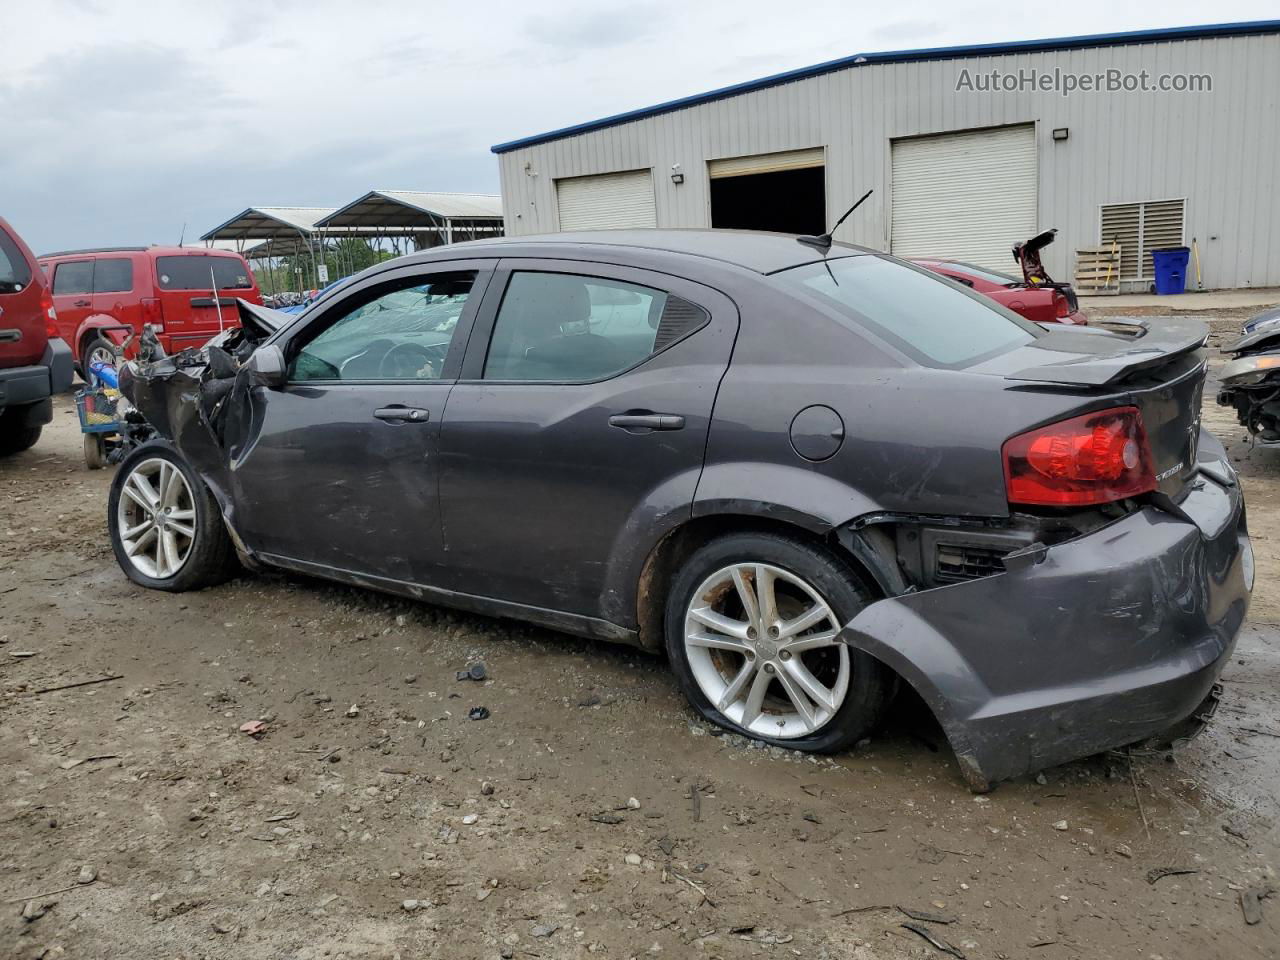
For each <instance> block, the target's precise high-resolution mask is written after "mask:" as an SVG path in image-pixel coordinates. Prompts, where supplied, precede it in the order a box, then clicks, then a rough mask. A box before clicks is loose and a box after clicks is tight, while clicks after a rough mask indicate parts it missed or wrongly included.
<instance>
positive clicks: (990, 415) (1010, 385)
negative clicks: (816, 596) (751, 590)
mask: <svg viewBox="0 0 1280 960" xmlns="http://www.w3.org/2000/svg"><path fill="white" fill-rule="evenodd" d="M735 298H736V299H737V300H738V303H739V307H740V309H741V311H742V322H741V327H740V331H739V334H738V341H737V345H736V347H735V349H734V355H733V360H732V363H731V364H730V367H729V370H728V372H727V373H726V375H725V377H724V380H723V381H722V383H721V386H720V391H719V394H718V396H717V398H716V406H715V411H714V414H713V417H712V424H711V430H710V434H709V437H708V442H707V457H706V464H705V467H704V470H703V475H702V480H701V482H700V483H699V485H698V491H697V497H696V502H695V504H694V513H695V515H708V514H718V513H723V514H743V513H746V514H760V515H767V516H773V517H776V518H778V519H784V520H787V521H788V522H794V523H798V524H800V525H803V526H807V527H808V528H809V529H812V530H815V531H823V530H826V529H830V528H832V527H835V526H838V525H840V524H843V523H845V522H848V521H849V520H852V519H854V518H856V517H859V516H862V515H864V514H868V513H873V512H879V511H892V512H901V513H910V514H936V515H946V516H957V517H1004V516H1008V514H1009V506H1008V502H1007V501H1006V499H1005V487H1004V472H1003V463H1002V460H1001V455H1000V448H1001V445H1002V444H1003V443H1004V441H1005V440H1006V439H1008V438H1009V437H1010V436H1013V435H1014V434H1016V433H1020V432H1022V431H1023V430H1026V429H1028V428H1029V427H1031V426H1034V425H1037V424H1040V423H1045V422H1050V421H1052V420H1056V419H1061V418H1063V417H1065V416H1068V415H1070V413H1071V412H1073V411H1075V410H1076V409H1078V408H1079V407H1080V406H1081V404H1082V403H1083V402H1087V400H1088V399H1089V398H1082V397H1081V396H1080V395H1079V394H1078V393H1069V392H1064V391H1062V390H1055V389H1048V390H1046V389H1043V388H1036V387H1029V386H1027V385H1026V384H1018V383H1015V382H1013V381H1008V380H1005V379H1004V378H1003V377H1002V376H996V375H983V374H976V373H968V372H965V371H963V370H960V371H955V370H941V369H933V368H926V367H921V366H918V365H916V364H914V363H913V362H912V361H910V360H907V359H906V358H903V357H902V356H901V355H899V354H897V353H896V352H895V351H893V350H892V349H891V348H889V347H888V346H887V345H884V344H881V343H879V342H878V341H877V340H876V339H875V338H874V337H873V336H872V335H871V334H869V333H863V332H861V331H857V330H855V329H854V328H851V327H849V326H845V325H844V323H843V322H842V321H840V320H838V319H836V318H835V317H834V315H831V314H828V313H825V312H823V310H822V309H821V308H817V307H811V306H810V305H809V304H808V303H806V302H804V301H799V300H796V299H794V298H792V297H790V296H789V295H787V294H786V293H785V292H783V291H780V290H778V289H777V288H776V287H775V286H774V285H773V283H772V282H771V281H769V280H768V279H767V278H762V280H761V281H760V282H759V283H755V284H752V285H750V287H744V288H740V289H739V290H737V291H736V292H735ZM814 404H821V405H825V406H828V407H831V408H832V409H833V410H835V411H836V412H837V413H838V414H839V416H840V418H841V420H842V421H843V425H844V440H843V442H842V443H841V444H840V446H839V449H838V450H837V451H836V453H835V454H834V455H832V456H831V457H830V458H829V459H826V460H823V461H821V462H811V461H809V460H806V459H804V458H803V457H801V456H800V455H799V454H798V453H797V452H796V450H795V449H794V447H793V446H792V441H791V425H792V422H793V420H794V419H795V417H796V415H797V414H798V413H799V412H800V411H802V410H804V409H805V408H806V407H809V406H811V405H814Z"/></svg>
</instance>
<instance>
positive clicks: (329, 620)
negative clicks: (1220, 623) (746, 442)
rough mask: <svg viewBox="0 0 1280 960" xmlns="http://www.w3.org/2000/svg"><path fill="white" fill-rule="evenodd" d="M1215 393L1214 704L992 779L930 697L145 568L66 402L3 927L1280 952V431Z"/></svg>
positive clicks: (14, 566)
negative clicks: (692, 698)
mask: <svg viewBox="0 0 1280 960" xmlns="http://www.w3.org/2000/svg"><path fill="white" fill-rule="evenodd" d="M1127 312H1132V311H1127ZM1238 320H1239V316H1238V315H1237V316H1235V317H1232V316H1230V315H1226V319H1225V320H1224V321H1223V322H1220V323H1219V324H1218V325H1217V327H1218V329H1219V332H1220V333H1222V332H1224V331H1229V330H1230V329H1232V328H1234V326H1235V324H1237V323H1238ZM1213 393H1214V391H1213V390H1212V389H1210V390H1206V416H1207V422H1208V423H1209V424H1210V425H1211V426H1212V427H1213V428H1214V429H1215V430H1216V431H1217V432H1218V433H1219V435H1220V436H1221V437H1222V438H1223V439H1224V441H1226V442H1227V443H1228V445H1229V447H1230V449H1231V450H1232V453H1233V456H1234V457H1235V458H1236V460H1237V466H1238V467H1239V468H1240V470H1241V472H1242V474H1243V477H1244V484H1245V487H1246V494H1247V497H1248V502H1249V520H1250V526H1251V528H1252V532H1253V536H1254V545H1255V548H1256V551H1257V558H1258V585H1257V592H1256V593H1255V596H1254V603H1253V608H1252V611H1251V623H1250V624H1249V626H1248V627H1246V630H1245V632H1244V634H1243V635H1242V637H1241V640H1240V644H1239V647H1238V651H1237V654H1236V656H1235V657H1234V658H1233V662H1232V663H1231V665H1230V666H1229V667H1228V669H1227V672H1226V674H1225V680H1226V695H1225V698H1224V701H1223V704H1222V707H1221V709H1220V711H1219V713H1218V716H1217V718H1216V720H1215V722H1214V723H1213V725H1212V726H1211V728H1210V729H1209V730H1208V731H1207V732H1206V733H1205V734H1204V735H1203V736H1201V737H1200V738H1199V739H1197V740H1196V741H1194V742H1193V743H1192V744H1190V745H1189V746H1188V747H1187V748H1185V749H1184V750H1183V751H1181V752H1179V753H1178V754H1177V755H1176V756H1174V757H1173V759H1172V760H1168V759H1165V758H1164V757H1144V758H1137V759H1133V760H1132V761H1130V760H1129V759H1126V758H1125V757H1122V756H1102V757H1095V758H1091V759H1089V760H1085V761H1081V762H1078V763H1073V764H1069V765H1066V766H1063V767H1058V768H1055V769H1052V770H1049V771H1046V772H1045V773H1044V774H1043V775H1041V776H1039V777H1034V778H1033V777H1028V778H1024V779H1022V780H1020V781H1016V782H1012V783H1006V784H1002V785H1001V786H1000V787H999V788H998V789H997V790H995V791H994V792H993V793H991V794H989V795H987V796H980V797H978V796H973V795H972V794H970V793H969V792H968V790H967V789H966V788H965V787H964V785H963V782H962V781H961V779H960V776H959V774H958V772H957V770H956V765H955V762H954V760H953V758H952V757H951V755H950V753H949V752H948V750H947V747H946V743H945V741H944V739H943V737H942V735H941V733H940V731H939V730H938V728H937V727H936V725H935V724H934V723H933V721H932V720H931V719H930V718H929V717H928V716H927V713H926V711H924V709H923V708H922V707H921V706H920V705H919V704H918V703H917V702H914V701H912V700H910V699H907V698H903V699H901V700H900V702H899V704H898V705H897V707H896V709H895V711H894V714H893V716H892V718H891V721H890V723H889V724H888V726H887V728H886V729H885V730H884V731H883V732H882V733H881V734H880V735H879V736H877V737H876V738H875V739H874V740H873V741H872V742H870V743H869V744H864V745H863V746H861V747H860V748H859V749H857V750H855V751H853V752H851V753H848V754H844V755H840V756H836V757H833V758H824V759H815V758H810V757H806V756H803V755H799V754H794V753H791V752H787V751H782V750H776V749H760V748H759V747H758V746H757V745H753V744H749V743H747V742H745V741H742V740H740V739H738V738H736V737H733V736H718V735H717V732H716V731H714V730H712V729H710V728H708V727H707V726H706V725H704V724H702V723H701V722H699V721H696V720H695V719H694V717H693V714H692V713H691V712H690V710H689V709H688V708H687V707H686V706H685V704H684V702H683V700H682V698H681V697H680V695H679V693H678V692H677V690H676V688H675V686H674V684H673V682H672V680H671V678H670V677H669V675H668V673H667V670H666V667H665V665H664V663H663V662H662V661H661V660H660V659H658V658H656V657H651V656H648V655H646V654H642V653H639V652H636V651H632V650H628V649H625V648H617V647H611V646H608V645H604V644H590V643H587V642H582V641H577V640H574V639H570V638H567V637H564V636H561V635H558V634H555V633H551V632H548V631H543V630H536V629H531V628H527V627H523V626H520V625H516V624H512V623H509V622H505V621H496V620H488V619H484V618H481V617H474V616H467V615H459V614H454V613H449V612H447V611H444V610H441V609H437V608H433V607H429V606H425V605H421V604H415V603H411V602H407V601H402V600H398V599H388V598H386V597H383V596H379V595H376V594H372V593H365V592H361V591H357V590H353V589H346V588H342V587H335V586H332V585H329V584H326V583H323V582H319V581H313V580H307V579H303V578H297V577H287V576H276V575H266V576H261V575H260V576H250V575H246V576H244V577H242V578H240V579H237V580H235V581H233V582H231V583H228V584H226V585H224V586H221V587H218V588H216V589H212V590H208V591H204V592H200V593H191V594H185V595H167V594H161V593H151V592H147V591H144V590H141V589H139V588H137V587H134V586H133V585H132V584H131V583H130V582H129V581H128V580H126V579H125V577H124V576H123V575H122V574H121V572H120V571H119V569H118V568H117V566H116V564H115V562H114V560H113V559H112V557H111V554H110V550H109V548H108V546H107V539H106V534H105V506H104V503H105V492H106V489H107V486H108V483H109V480H110V475H109V472H107V471H102V472H96V473H90V472H88V471H86V470H85V468H84V466H83V462H82V460H81V454H80V436H79V433H78V429H77V426H76V421H75V416H74V411H73V408H72V405H71V402H70V399H69V398H61V399H60V400H59V402H58V406H57V415H56V422H55V424H54V425H53V426H52V427H51V428H49V429H47V430H46V433H45V436H44V438H43V439H42V440H41V442H40V443H39V444H38V445H37V446H36V447H35V448H34V449H33V450H31V451H29V452H27V453H25V454H23V455H21V456H19V457H16V458H12V459H10V460H7V461H4V462H3V463H2V464H0V503H3V505H4V506H3V511H2V513H0V764H3V769H4V775H3V780H2V782H3V786H0V901H2V902H0V956H5V957H8V956H12V957H15V958H40V957H49V958H51V957H68V958H121V957H128V958H130V960H149V958H184V960H195V958H233V957H234V958H237V960H259V958H261V960H266V958H272V960H275V958H286V960H295V958H296V960H308V958H321V957H327V958H342V957H348V958H386V960H390V958H393V957H400V958H405V960H409V958H425V957H432V958H435V957H438V958H448V960H453V958H473V957H475V958H498V957H543V958H561V957H579V956H588V955H595V956H601V957H613V958H628V957H653V956H674V957H686V956H688V957H699V956H701V957H707V958H714V957H721V958H735V957H805V958H832V960H834V958H851V960H872V958H889V960H896V958H908V957H913V958H935V957H936V958H944V957H945V956H946V954H945V953H943V952H940V950H939V949H938V947H937V946H935V945H932V944H930V943H929V942H928V941H927V940H926V939H925V938H924V937H923V936H921V935H920V934H919V933H918V932H916V931H913V930H911V929H908V928H907V927H906V926H904V924H908V923H909V924H912V925H913V926H916V927H918V928H919V929H920V930H924V931H926V932H928V933H929V935H930V936H932V937H934V938H935V939H936V940H937V942H938V944H939V945H942V946H947V945H949V946H950V947H951V948H953V949H954V956H957V957H959V956H961V955H962V954H963V955H964V956H965V957H969V958H1025V957H1033V958H1044V960H1059V958H1074V957H1089V958H1109V957H1117V958H1119V957H1125V958H1141V960H1164V958H1170V960H1171V958H1205V957H1231V958H1233V960H1235V958H1253V957H1280V893H1277V894H1275V895H1273V896H1271V897H1270V898H1264V899H1263V900H1262V901H1261V913H1262V919H1261V921H1260V922H1258V923H1256V924H1253V925H1250V924H1247V923H1246V921H1245V917H1244V915H1243V912H1242V907H1241V895H1242V893H1247V892H1248V891H1250V890H1253V891H1257V890H1258V889H1259V888H1261V889H1262V890H1263V891H1265V890H1267V889H1270V888H1271V887H1272V886H1276V887H1280V878H1277V876H1276V867H1277V865H1278V864H1280V832H1278V831H1277V820H1278V819H1280V799H1278V797H1277V788H1276V785H1277V783H1280V693H1278V691H1280V645H1278V644H1277V638H1278V637H1280V633H1278V632H1277V630H1278V627H1280V588H1278V587H1277V573H1278V572H1280V551H1278V546H1280V450H1263V449H1252V450H1251V449H1250V447H1249V445H1248V444H1247V443H1246V442H1244V440H1243V436H1244V432H1243V430H1242V428H1240V427H1239V426H1237V425H1236V424H1235V423H1234V421H1233V419H1232V418H1231V416H1230V414H1229V412H1227V411H1225V410H1222V409H1221V408H1218V407H1217V406H1216V405H1215V404H1214V402H1213ZM473 661H483V662H484V663H485V664H486V666H487V669H488V674H489V679H488V680H486V681H484V682H483V683H478V682H471V681H458V680H456V679H455V676H454V674H455V671H457V670H460V669H463V668H465V667H466V666H467V665H468V664H469V663H471V662H473ZM115 675H119V679H116V680H112V681H109V682H105V683H98V684H94V685H88V686H79V687H74V688H71V689H66V690H59V691H53V692H43V691H44V690H45V688H48V687H54V686H59V685H62V684H70V683H75V682H78V681H84V680H94V679H97V678H102V677H108V676H115ZM476 706H484V707H487V708H488V710H489V711H490V715H489V717H488V718H487V719H483V720H469V719H468V717H467V714H468V711H469V710H470V709H471V708H472V707H476ZM252 720H262V721H264V722H265V725H266V728H265V734H264V735H263V736H262V737H261V738H260V739H254V738H253V737H250V736H248V735H246V734H245V733H241V732H239V727H240V726H241V724H243V723H245V722H246V721H252ZM1169 870H1171V871H1179V872H1176V873H1172V874H1170V875H1167V876H1161V875H1160V872H1161V871H1169ZM912 915H914V916H915V917H916V919H911V916H912Z"/></svg>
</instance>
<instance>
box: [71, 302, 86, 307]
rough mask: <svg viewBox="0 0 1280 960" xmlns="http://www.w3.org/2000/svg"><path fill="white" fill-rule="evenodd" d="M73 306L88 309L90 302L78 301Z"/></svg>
mask: <svg viewBox="0 0 1280 960" xmlns="http://www.w3.org/2000/svg"><path fill="white" fill-rule="evenodd" d="M72 306H75V307H87V306H89V301H88V300H77V301H76V302H75V303H74V304H72Z"/></svg>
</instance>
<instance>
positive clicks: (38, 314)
mask: <svg viewBox="0 0 1280 960" xmlns="http://www.w3.org/2000/svg"><path fill="white" fill-rule="evenodd" d="M70 386H71V351H70V350H69V349H68V348H67V345H66V344H65V343H63V342H62V340H60V339H59V338H58V330H57V328H56V327H55V326H54V313H53V298H52V297H51V296H50V294H49V284H48V283H47V282H46V280H45V277H44V274H43V273H41V272H40V267H39V265H38V264H37V263H36V259H35V257H33V256H32V255H31V251H30V250H29V249H28V248H27V245H26V244H25V243H23V242H22V238H21V237H19V236H18V235H17V234H16V233H15V232H14V231H13V229H12V228H11V227H10V226H9V224H7V223H6V222H5V221H4V220H3V219H0V455H5V454H11V453H18V452H19V451H22V450H26V449H27V448H28V447H30V446H32V445H34V444H35V442H36V441H37V440H39V439H40V431H41V429H42V428H43V427H44V425H45V424H46V423H48V422H49V421H51V420H52V419H53V399H52V397H53V395H54V394H55V393H61V392H62V391H63V390H66V389H67V388H68V387H70Z"/></svg>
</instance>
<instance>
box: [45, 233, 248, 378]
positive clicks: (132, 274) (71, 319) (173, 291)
mask: <svg viewBox="0 0 1280 960" xmlns="http://www.w3.org/2000/svg"><path fill="white" fill-rule="evenodd" d="M40 265H41V266H42V267H44V271H45V273H46V274H47V275H48V277H49V281H50V283H51V284H52V285H53V304H54V307H55V308H56V309H57V313H58V329H59V330H60V331H61V332H62V337H63V339H65V340H66V341H67V343H69V344H71V346H72V349H73V350H74V351H75V356H76V361H77V362H78V364H79V366H80V370H81V372H82V373H83V371H85V370H87V369H88V365H89V364H90V363H92V362H94V361H96V360H106V361H108V362H110V361H111V360H112V359H113V355H112V350H111V345H112V342H117V343H118V342H120V341H121V340H122V339H123V336H122V335H121V334H120V333H119V332H115V333H111V332H104V329H103V328H106V327H119V326H121V325H124V326H128V327H133V329H134V330H137V331H139V332H141V330H142V325H143V324H144V323H149V324H151V325H152V326H153V327H154V328H155V331H156V336H157V338H158V339H159V341H160V344H161V346H163V347H164V349H165V352H166V353H176V352H178V351H179V350H184V349H186V348H187V347H196V346H200V345H201V344H203V343H204V342H205V341H206V340H208V339H209V338H211V337H212V336H214V335H215V334H216V333H217V332H218V331H219V329H221V328H222V327H230V326H237V325H238V324H239V320H238V316H239V315H238V314H237V312H236V298H237V297H243V298H244V299H245V300H248V301H250V302H252V303H262V294H261V292H260V291H259V290H258V284H257V281H255V280H254V278H253V271H251V270H250V269H249V265H248V264H247V263H246V262H245V260H244V257H242V256H240V255H239V254H238V253H233V252H231V251H228V250H204V249H193V248H189V247H109V248H103V249H98V250H68V251H63V252H61V253H49V254H45V255H44V256H42V257H41V258H40ZM215 286H216V288H217V290H216V293H215V290H214V288H215Z"/></svg>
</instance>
